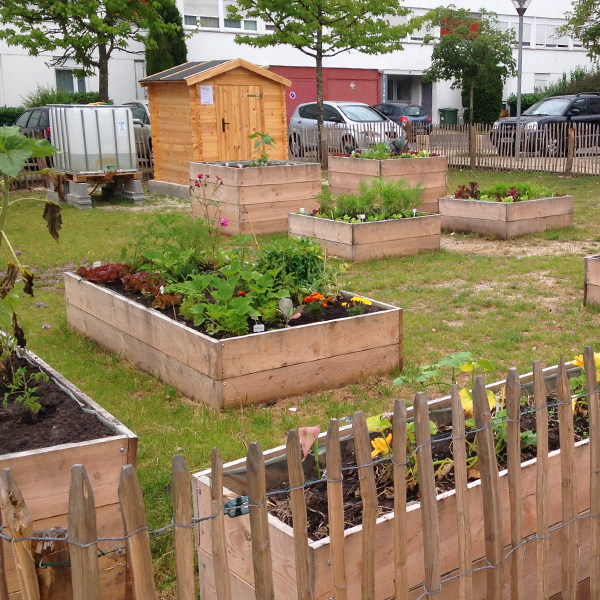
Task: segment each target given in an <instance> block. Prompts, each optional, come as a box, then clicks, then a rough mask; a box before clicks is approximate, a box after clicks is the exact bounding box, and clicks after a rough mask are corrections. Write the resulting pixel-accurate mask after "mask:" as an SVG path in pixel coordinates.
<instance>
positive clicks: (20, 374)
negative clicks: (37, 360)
mask: <svg viewBox="0 0 600 600" xmlns="http://www.w3.org/2000/svg"><path fill="white" fill-rule="evenodd" d="M48 381H49V377H48V375H46V373H44V372H43V371H39V372H38V373H33V374H32V375H31V376H30V377H27V369H26V368H25V367H21V368H19V369H17V370H16V371H15V372H14V373H13V377H12V381H7V382H6V383H5V385H6V387H7V388H8V390H9V391H8V392H6V393H5V394H4V408H7V406H8V400H9V399H10V397H11V396H14V397H13V398H12V400H13V402H18V403H21V404H23V406H24V407H25V408H26V409H27V410H29V412H30V413H31V414H32V415H33V416H35V415H37V413H38V412H39V411H40V408H42V405H41V404H40V403H39V402H38V400H39V397H38V396H35V395H34V393H35V391H36V390H37V386H36V385H32V386H30V384H31V383H32V382H33V383H38V384H39V383H40V382H48ZM15 394H16V395H15Z"/></svg>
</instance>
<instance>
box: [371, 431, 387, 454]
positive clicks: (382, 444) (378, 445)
mask: <svg viewBox="0 0 600 600" xmlns="http://www.w3.org/2000/svg"><path fill="white" fill-rule="evenodd" d="M391 442H392V434H391V433H390V434H389V435H388V436H387V437H386V438H385V439H384V438H383V436H382V437H377V438H375V439H374V440H371V446H373V448H374V450H373V452H371V458H375V457H376V456H378V455H379V454H382V455H384V456H385V455H386V454H390V453H391V451H392V449H391V448H390V444H391Z"/></svg>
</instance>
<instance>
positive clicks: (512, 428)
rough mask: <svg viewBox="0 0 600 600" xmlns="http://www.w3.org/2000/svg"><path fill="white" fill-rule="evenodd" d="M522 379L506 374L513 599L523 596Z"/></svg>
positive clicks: (516, 599) (513, 374)
mask: <svg viewBox="0 0 600 600" xmlns="http://www.w3.org/2000/svg"><path fill="white" fill-rule="evenodd" d="M520 412H521V382H520V379H519V372H518V371H517V369H515V368H512V369H511V370H510V371H509V372H508V377H507V378H506V414H507V416H508V423H507V424H506V437H507V454H508V496H509V501H510V541H511V546H512V550H513V552H512V554H511V557H510V576H511V582H510V589H511V599H512V600H522V598H523V552H524V550H525V548H524V546H522V545H521V542H522V541H523V492H522V487H521V415H520Z"/></svg>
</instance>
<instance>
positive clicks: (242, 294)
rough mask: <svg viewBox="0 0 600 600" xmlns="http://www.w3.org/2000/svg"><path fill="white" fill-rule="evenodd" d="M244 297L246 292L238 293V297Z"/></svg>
mask: <svg viewBox="0 0 600 600" xmlns="http://www.w3.org/2000/svg"><path fill="white" fill-rule="evenodd" d="M245 295H246V292H244V291H241V292H238V296H245Z"/></svg>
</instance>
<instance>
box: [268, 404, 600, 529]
mask: <svg viewBox="0 0 600 600" xmlns="http://www.w3.org/2000/svg"><path fill="white" fill-rule="evenodd" d="M548 402H549V403H550V404H551V403H556V396H555V395H553V394H552V395H550V396H549V397H548ZM532 404H533V400H530V404H528V405H527V406H524V407H523V409H522V410H523V411H524V412H525V414H523V413H522V414H521V431H522V432H524V431H533V432H535V430H536V428H535V412H533V411H532V412H528V411H531V409H532V408H533V406H532ZM574 425H575V441H576V442H577V441H579V440H582V439H585V438H587V437H588V432H589V423H588V419H587V416H586V415H581V414H576V415H574ZM384 433H385V434H386V435H387V433H389V431H386V432H384ZM378 436H379V434H376V435H374V434H371V439H374V438H375V437H378ZM451 437H452V428H451V427H447V426H440V427H439V428H438V433H437V435H436V436H434V438H433V440H432V444H431V449H432V454H433V460H434V462H436V461H443V460H444V459H450V460H452V442H451ZM474 439H475V433H474V432H471V433H468V432H467V440H468V441H469V442H473V440H474ZM392 446H393V440H392ZM559 448H560V442H559V431H558V409H557V407H551V408H549V409H548V449H549V451H550V452H552V451H553V450H558V449H559ZM536 452H537V450H536V447H535V446H523V447H522V448H521V462H524V461H527V460H530V459H532V458H535V457H536ZM380 458H381V457H380V456H379V457H376V458H375V459H373V461H374V462H375V463H377V464H375V467H374V470H375V481H376V486H377V496H378V500H379V516H381V515H384V514H387V513H390V512H393V510H394V482H393V478H392V470H393V465H392V463H391V461H382V462H377V461H378V459H380ZM506 465H507V456H506V451H505V452H504V453H503V454H502V455H501V456H500V458H499V460H498V466H499V469H505V468H506ZM355 466H356V456H355V454H354V443H353V442H350V443H347V444H345V445H342V468H345V467H355ZM435 468H436V469H437V468H439V465H438V466H437V467H435ZM477 475H478V473H477V472H476V471H470V472H469V479H470V480H476V479H479V477H478V476H477ZM310 476H311V477H313V478H316V473H315V472H314V470H313V472H311V473H310ZM343 478H344V482H343V490H344V492H343V495H344V524H345V527H344V528H345V529H350V528H351V527H354V526H356V525H360V524H361V523H362V509H363V506H362V499H361V495H360V483H359V480H358V469H356V468H350V469H348V470H344V472H343ZM288 487H289V482H287V481H283V482H281V484H280V485H278V486H276V487H272V488H271V489H268V490H267V492H279V491H281V494H278V493H276V494H272V495H270V496H269V499H268V506H269V512H271V514H273V515H274V516H276V517H277V518H278V519H279V520H280V521H283V522H284V523H286V524H287V525H290V526H292V508H291V504H290V498H289V493H287V492H285V490H286V489H287V488H288ZM454 487H455V481H454V471H453V470H450V471H449V472H448V473H446V474H445V475H444V476H442V477H438V478H436V491H437V493H438V494H441V493H443V492H446V491H449V490H453V489H454ZM305 498H306V508H307V516H308V535H309V537H310V538H311V539H313V540H319V539H322V538H324V537H327V536H328V535H329V529H328V527H327V524H328V523H329V518H328V507H327V484H326V483H325V482H323V483H316V484H313V485H310V486H308V487H307V488H306V491H305ZM419 500H420V493H419V486H418V484H417V485H414V486H412V487H411V486H408V488H407V502H418V501H419Z"/></svg>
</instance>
